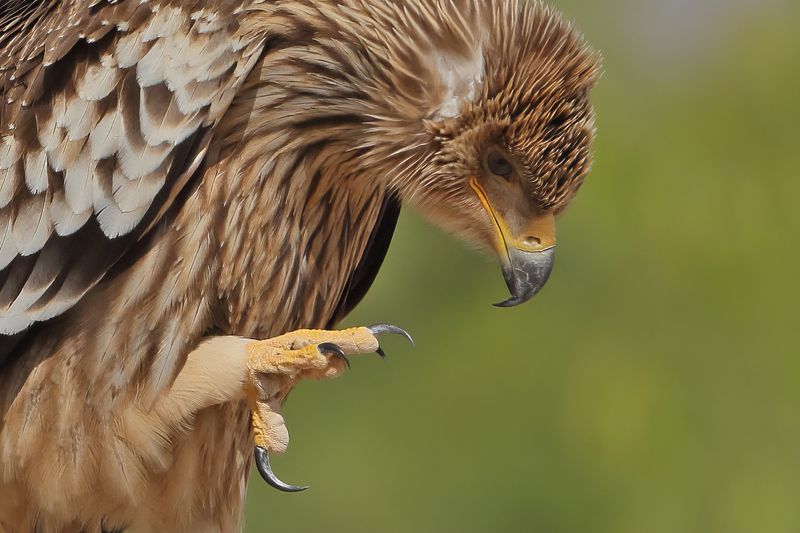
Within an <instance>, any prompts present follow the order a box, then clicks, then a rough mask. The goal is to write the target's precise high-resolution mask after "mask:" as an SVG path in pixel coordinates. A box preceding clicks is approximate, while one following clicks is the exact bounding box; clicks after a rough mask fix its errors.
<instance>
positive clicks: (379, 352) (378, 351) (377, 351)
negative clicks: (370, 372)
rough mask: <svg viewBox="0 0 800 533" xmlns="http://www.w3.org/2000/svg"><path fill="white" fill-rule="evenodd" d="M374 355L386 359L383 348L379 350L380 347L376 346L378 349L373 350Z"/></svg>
mask: <svg viewBox="0 0 800 533" xmlns="http://www.w3.org/2000/svg"><path fill="white" fill-rule="evenodd" d="M375 353H377V354H378V355H380V356H381V357H383V358H384V359H386V352H384V351H383V348H381V347H380V346H378V349H377V350H375Z"/></svg>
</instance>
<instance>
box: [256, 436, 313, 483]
mask: <svg viewBox="0 0 800 533" xmlns="http://www.w3.org/2000/svg"><path fill="white" fill-rule="evenodd" d="M254 456H255V459H256V468H258V473H259V474H261V477H262V478H264V481H266V482H267V485H269V486H270V487H272V488H275V489H278V490H279V491H281V492H301V491H304V490H306V489H307V488H308V487H307V486H305V487H299V486H297V485H289V484H288V483H284V482H283V481H281V480H280V479H278V476H276V475H275V473H274V472H273V471H272V466H270V464H269V452H268V451H267V450H265V449H264V448H262V447H261V446H256V449H255V453H254Z"/></svg>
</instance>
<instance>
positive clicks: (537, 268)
mask: <svg viewBox="0 0 800 533" xmlns="http://www.w3.org/2000/svg"><path fill="white" fill-rule="evenodd" d="M508 255H509V260H510V262H509V264H507V265H503V276H504V277H505V280H506V285H507V286H508V290H509V291H510V292H511V297H510V298H509V299H507V300H505V301H502V302H500V303H496V304H494V306H495V307H500V308H508V307H515V306H517V305H520V304H522V303H525V302H527V301H528V300H530V299H531V298H533V297H534V296H536V294H537V293H538V292H539V291H540V290H541V289H542V287H544V285H545V283H547V280H548V279H549V278H550V273H551V272H552V271H553V259H554V257H555V247H551V248H548V249H546V250H542V251H539V252H526V251H522V250H517V249H513V250H509V254H508Z"/></svg>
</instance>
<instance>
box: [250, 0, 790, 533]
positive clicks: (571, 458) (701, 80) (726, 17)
mask: <svg viewBox="0 0 800 533" xmlns="http://www.w3.org/2000/svg"><path fill="white" fill-rule="evenodd" d="M556 5H557V6H558V7H559V8H560V9H562V10H563V11H564V12H565V13H566V14H567V16H568V17H569V18H571V19H573V20H574V21H575V22H576V25H577V26H578V27H579V28H580V29H581V30H582V31H583V32H584V33H585V34H586V36H587V38H588V39H589V41H590V42H591V43H592V45H593V46H595V47H596V48H599V49H600V50H602V52H603V55H604V58H605V59H604V67H605V73H604V76H603V78H602V80H601V83H600V85H599V87H598V88H597V90H596V92H595V96H594V102H595V105H596V107H597V113H598V132H599V137H598V142H597V144H596V147H595V152H596V164H595V168H594V171H593V172H592V174H591V175H590V177H589V179H588V180H587V182H586V185H585V186H584V188H583V190H582V191H581V194H580V195H579V196H578V198H577V199H576V201H575V202H574V204H573V205H572V206H571V208H570V209H569V210H568V211H567V213H566V214H564V215H563V216H562V218H561V220H560V223H559V243H560V244H559V250H558V251H559V256H558V260H557V266H556V269H555V272H554V274H553V277H552V279H551V281H550V283H549V284H548V285H547V287H546V288H545V289H544V291H543V292H542V293H541V294H540V295H539V296H537V297H536V298H535V299H534V300H532V301H531V302H530V303H529V304H527V305H525V306H522V307H518V308H515V309H511V310H503V309H495V308H492V307H491V306H490V305H489V304H490V303H492V302H495V301H498V300H500V299H501V298H503V297H504V295H505V294H506V290H505V287H504V285H503V282H502V277H501V275H500V271H499V269H498V268H497V266H496V265H495V264H493V263H492V262H491V261H490V260H489V259H487V258H485V257H481V256H479V255H476V254H474V253H472V252H469V251H467V250H466V249H464V247H462V246H461V245H460V244H459V243H458V242H455V241H454V240H453V239H451V238H450V237H448V236H445V235H443V234H442V233H441V232H439V230H436V229H434V228H432V227H431V226H429V225H427V224H426V223H424V222H423V221H421V220H420V219H419V218H418V217H417V216H416V215H415V214H413V213H410V212H407V213H406V214H405V215H404V217H403V218H402V221H401V224H400V227H399V230H398V232H397V234H396V237H395V239H394V242H393V245H392V248H391V250H390V252H389V256H388V259H387V261H386V264H385V266H384V268H383V270H382V271H381V274H380V276H379V277H378V280H377V282H376V284H375V286H374V287H373V289H372V291H371V292H370V294H369V295H368V297H367V298H366V300H365V301H364V303H363V304H362V305H361V306H360V307H359V308H358V309H357V311H356V312H355V313H354V314H353V315H351V317H350V318H349V319H348V321H347V324H361V323H374V322H377V321H391V322H394V323H398V324H401V325H403V326H404V327H406V328H408V329H409V330H410V331H411V332H412V333H413V334H414V335H415V337H416V340H417V347H416V348H414V349H411V348H409V347H408V346H407V345H405V344H404V343H403V342H401V341H400V340H395V339H388V340H386V341H385V347H386V349H387V351H388V352H389V355H390V358H389V360H388V361H387V362H385V363H383V362H381V361H380V360H379V359H378V358H377V357H373V358H363V359H359V360H358V361H356V362H354V365H353V370H352V371H351V372H350V373H349V374H348V375H346V376H344V377H343V378H341V379H339V380H336V381H331V382H315V383H305V384H303V385H301V386H300V387H299V388H298V390H297V391H295V393H294V394H293V395H292V397H291V398H290V400H289V402H288V403H287V405H286V408H285V415H286V419H287V421H288V424H289V428H290V431H291V433H292V442H291V446H290V449H289V452H288V453H287V454H286V455H284V456H282V457H279V458H276V459H275V461H274V465H275V468H276V471H277V472H278V473H279V474H280V475H281V476H282V477H283V478H285V479H286V480H287V481H290V482H305V483H310V484H311V485H312V489H311V490H310V491H307V492H306V493H303V494H299V495H286V494H281V493H278V492H276V491H274V490H271V489H269V488H267V487H266V486H265V485H264V483H262V482H260V480H259V479H258V478H253V483H251V486H250V491H249V502H248V514H247V527H246V530H247V531H248V532H260V531H280V532H334V533H335V532H353V533H358V532H389V533H394V532H398V533H399V532H403V533H405V532H421V533H425V532H437V533H438V532H451V531H452V532H463V533H469V532H543V533H560V532H569V533H573V532H575V533H603V532H608V533H660V532H664V533H694V532H697V533H739V532H742V533H745V532H746V533H784V532H786V533H790V532H791V533H797V532H798V531H800V416H799V415H798V405H800V348H799V347H798V345H800V320H798V310H797V309H798V306H799V305H800V289H799V288H798V287H799V285H798V279H797V278H798V270H799V269H798V265H800V246H798V245H799V244H800V217H799V216H798V211H797V207H796V203H797V202H798V200H799V199H800V134H798V128H800V105H798V93H799V92H800V32H799V31H798V27H797V21H798V20H800V6H797V4H796V3H794V4H791V3H789V2H788V1H787V2H780V1H771V0H760V1H758V0H749V1H748V0H716V1H712V0H704V1H696V2H692V1H691V0H680V1H675V0H669V1H667V0H642V1H636V0H628V1H623V0H606V1H603V2H598V1H597V0H569V1H567V0H560V1H558V2H557V3H556Z"/></svg>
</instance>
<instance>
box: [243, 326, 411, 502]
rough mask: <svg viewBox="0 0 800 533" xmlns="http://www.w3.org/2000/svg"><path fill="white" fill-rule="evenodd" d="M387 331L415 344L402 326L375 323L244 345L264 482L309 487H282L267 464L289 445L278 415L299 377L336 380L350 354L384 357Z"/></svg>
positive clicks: (258, 464)
mask: <svg viewBox="0 0 800 533" xmlns="http://www.w3.org/2000/svg"><path fill="white" fill-rule="evenodd" d="M385 333H394V334H398V335H402V336H404V337H405V338H407V339H408V340H409V342H411V343H412V344H413V342H414V341H413V339H412V338H411V335H409V334H408V332H406V331H405V330H404V329H402V328H399V327H397V326H392V325H390V324H377V325H375V326H369V327H356V328H350V329H345V330H341V331H325V330H308V329H304V330H298V331H294V332H291V333H287V334H285V335H281V336H279V337H275V338H272V339H267V340H263V341H254V342H252V343H251V344H250V345H249V346H248V348H247V368H248V375H249V380H248V381H249V383H248V384H247V385H246V390H247V396H248V399H249V401H250V407H251V411H252V425H253V437H254V441H255V453H254V457H255V462H256V468H257V469H258V472H259V473H260V474H261V477H262V478H264V481H266V482H267V484H269V485H270V486H271V487H274V488H276V489H278V490H280V491H283V492H299V491H302V490H305V489H307V488H308V487H305V486H297V485H289V484H287V483H284V482H283V481H281V480H280V479H279V478H278V477H277V476H276V475H275V473H274V472H273V471H272V466H271V465H270V453H282V452H284V451H286V448H287V447H288V444H289V433H288V431H287V429H286V423H285V421H284V419H283V416H281V414H280V412H279V409H280V405H281V403H282V402H283V400H284V399H285V397H286V395H287V394H288V392H289V390H291V388H292V387H293V386H294V384H296V383H297V381H299V380H300V379H303V378H312V379H321V378H331V377H336V376H338V375H339V374H340V373H341V372H342V371H343V369H344V368H345V367H346V368H350V359H349V358H348V355H356V354H367V353H378V354H379V355H381V357H385V356H386V353H385V352H384V351H383V349H382V348H381V346H380V343H379V342H378V338H377V336H378V335H382V334H385Z"/></svg>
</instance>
